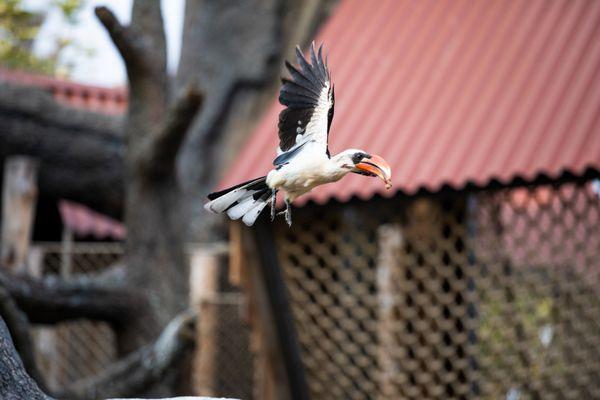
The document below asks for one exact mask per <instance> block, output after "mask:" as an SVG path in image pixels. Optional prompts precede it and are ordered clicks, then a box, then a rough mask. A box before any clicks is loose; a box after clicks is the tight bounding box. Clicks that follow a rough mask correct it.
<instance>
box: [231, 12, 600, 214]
mask: <svg viewBox="0 0 600 400" xmlns="http://www.w3.org/2000/svg"><path fill="white" fill-rule="evenodd" d="M316 42H317V43H320V42H325V48H326V53H329V65H330V68H331V69H332V78H333V81H334V83H335V88H336V106H335V118H334V120H333V125H332V129H331V134H330V149H331V151H332V153H336V152H339V151H342V150H344V149H345V148H350V147H351V148H360V149H363V150H366V151H368V152H371V153H375V154H380V155H382V156H383V157H384V158H385V159H386V160H388V161H389V163H390V165H391V166H392V169H393V175H394V176H393V182H394V188H395V189H396V190H401V191H403V192H406V193H409V194H410V193H414V192H415V191H417V190H419V189H421V188H424V189H428V190H430V191H435V190H438V189H440V188H441V187H442V186H443V185H450V186H452V187H455V188H461V187H463V186H464V185H466V184H468V183H473V184H477V185H480V186H484V185H486V184H488V183H489V182H490V181H491V180H494V179H495V180H499V181H501V182H504V183H508V182H510V181H512V180H513V179H515V178H517V177H520V178H524V179H533V178H535V177H536V176H538V175H539V174H545V175H548V176H551V177H555V176H559V175H561V174H562V173H564V172H565V171H568V172H571V173H573V174H580V173H582V172H583V171H585V170H586V169H587V168H594V169H600V1H597V0H573V1H571V0H557V1H546V0H515V1H504V0H494V1H480V2H472V1H469V0H462V1H434V0H431V1H399V0H382V1H376V2H374V1H373V2H372V1H363V0H342V1H341V3H340V4H339V6H338V7H337V9H336V10H335V12H334V14H333V16H332V17H331V19H330V20H329V21H328V23H327V24H326V25H325V27H324V29H323V30H322V32H321V33H320V34H319V35H318V36H317V38H316ZM280 110H281V106H280V105H279V104H276V103H275V104H273V105H272V106H271V107H270V109H269V110H268V111H267V112H266V114H265V116H264V118H263V119H262V121H261V122H260V123H259V124H258V127H257V129H256V130H255V131H254V132H253V134H252V135H251V138H250V139H249V141H248V143H247V144H246V145H245V147H244V148H243V150H242V152H241V154H240V155H239V156H238V158H237V162H236V163H235V164H234V165H233V167H232V168H231V169H230V170H229V172H228V174H227V175H226V177H225V179H224V180H223V181H222V182H221V185H220V186H222V187H226V186H230V185H233V184H236V183H238V182H242V181H245V180H248V179H251V178H253V177H256V176H261V175H264V174H265V173H266V172H268V171H269V170H270V168H271V161H272V158H273V157H271V156H275V148H276V145H277V140H276V138H277V115H278V113H279V111H280ZM375 193H380V194H383V195H387V196H391V195H392V194H393V192H392V191H390V192H385V189H384V188H383V185H382V184H381V182H380V181H378V180H375V179H366V178H364V177H361V176H348V177H346V178H344V181H343V183H337V184H330V185H325V186H323V187H320V188H318V189H316V190H314V191H313V192H312V193H311V195H310V196H305V200H306V198H310V199H312V200H315V201H317V202H319V203H322V202H325V201H327V200H329V199H330V198H337V199H338V200H341V201H346V200H348V199H349V198H351V197H352V196H358V197H359V198H361V199H368V198H370V197H371V196H372V195H373V194H375ZM300 200H302V198H301V199H300ZM300 203H302V201H300Z"/></svg>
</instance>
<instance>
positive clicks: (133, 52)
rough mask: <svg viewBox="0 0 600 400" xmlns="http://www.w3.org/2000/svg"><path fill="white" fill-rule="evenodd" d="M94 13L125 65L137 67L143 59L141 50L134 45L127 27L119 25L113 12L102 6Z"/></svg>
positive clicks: (133, 39) (134, 42) (134, 41)
mask: <svg viewBox="0 0 600 400" xmlns="http://www.w3.org/2000/svg"><path fill="white" fill-rule="evenodd" d="M94 12H95V13H96V17H98V19H99V20H100V22H101V23H102V25H104V28H105V29H106V31H107V32H108V34H109V35H110V38H111V39H112V41H113V43H114V44H115V46H117V49H118V50H119V53H121V57H123V59H124V61H125V64H126V65H138V64H140V63H141V61H142V59H143V49H141V48H140V46H139V45H138V44H137V43H136V40H135V38H134V37H133V34H132V32H131V30H130V29H129V27H127V26H123V25H121V23H120V22H119V20H118V18H117V17H116V16H115V14H113V12H112V11H111V10H110V9H109V8H107V7H104V6H100V7H96V8H95V10H94Z"/></svg>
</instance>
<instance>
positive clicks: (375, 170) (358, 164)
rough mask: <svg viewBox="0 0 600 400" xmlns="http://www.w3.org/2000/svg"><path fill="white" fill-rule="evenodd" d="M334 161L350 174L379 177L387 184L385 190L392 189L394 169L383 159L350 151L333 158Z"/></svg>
mask: <svg viewBox="0 0 600 400" xmlns="http://www.w3.org/2000/svg"><path fill="white" fill-rule="evenodd" d="M333 161H335V163H336V164H337V165H338V166H339V167H340V168H344V169H347V170H348V172H353V173H355V174H360V175H366V176H373V177H378V178H379V179H381V180H382V181H383V182H384V183H385V188H386V189H390V188H391V187H392V180H391V179H392V169H391V168H390V165H389V164H388V163H387V161H385V160H384V159H383V158H382V157H380V156H378V155H375V154H369V153H367V152H366V151H363V150H357V149H349V150H345V151H343V152H341V153H340V154H337V155H336V156H334V157H333Z"/></svg>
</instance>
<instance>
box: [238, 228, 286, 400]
mask: <svg viewBox="0 0 600 400" xmlns="http://www.w3.org/2000/svg"><path fill="white" fill-rule="evenodd" d="M232 224H237V225H239V227H240V228H242V229H240V230H239V231H238V232H239V233H240V234H239V235H236V236H232V238H231V239H234V240H239V241H240V243H238V244H233V245H232V246H233V247H236V246H239V247H240V248H241V249H242V254H243V256H242V257H241V259H242V260H243V262H242V263H241V284H242V286H243V289H244V294H245V297H246V301H247V307H248V311H247V318H248V322H249V324H250V328H251V331H252V333H251V338H250V345H251V348H252V351H253V353H254V354H255V364H254V365H255V386H256V387H255V393H254V394H255V397H256V398H257V399H260V400H289V399H291V395H290V393H291V390H290V387H289V384H288V378H287V374H286V368H285V362H284V359H283V355H282V351H281V346H280V344H279V338H278V337H277V327H276V324H275V320H274V316H273V312H272V307H271V304H270V299H269V296H268V292H267V287H266V284H265V281H264V279H263V273H262V269H261V266H260V257H259V255H258V253H257V249H256V243H255V241H254V238H253V237H252V235H251V233H250V231H249V230H248V229H244V228H243V227H242V226H241V224H240V223H239V222H232Z"/></svg>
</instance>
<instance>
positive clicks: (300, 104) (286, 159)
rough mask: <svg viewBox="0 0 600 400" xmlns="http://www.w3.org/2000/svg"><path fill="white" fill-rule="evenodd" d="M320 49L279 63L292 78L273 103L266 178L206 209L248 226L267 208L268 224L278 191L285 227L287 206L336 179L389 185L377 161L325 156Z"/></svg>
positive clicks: (217, 196)
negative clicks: (275, 122)
mask: <svg viewBox="0 0 600 400" xmlns="http://www.w3.org/2000/svg"><path fill="white" fill-rule="evenodd" d="M322 50H323V45H321V46H320V47H319V50H318V55H317V54H315V47H314V43H313V44H312V45H311V47H310V60H311V62H310V64H309V63H308V61H307V60H306V59H305V58H304V56H303V55H302V51H301V50H300V48H299V47H296V56H297V58H298V64H299V67H298V68H296V67H294V66H293V65H292V64H290V63H289V62H288V61H286V62H285V66H286V67H287V69H288V70H289V72H290V75H291V78H292V79H286V78H283V79H282V83H283V85H282V86H281V90H280V92H279V102H280V103H281V104H283V105H284V106H286V108H285V109H284V110H283V111H281V113H280V114H279V148H278V149H277V154H278V155H277V157H276V158H275V160H273V165H274V166H275V168H274V169H273V170H271V171H270V172H269V173H268V174H267V175H266V176H263V177H260V178H256V179H253V180H251V181H248V182H244V183H241V184H239V185H236V186H233V187H230V188H228V189H225V190H222V191H219V192H215V193H211V194H209V195H208V199H209V200H210V201H209V202H208V203H207V204H206V205H205V206H204V208H205V209H206V210H209V211H212V212H214V213H226V214H227V215H228V216H229V218H231V219H234V220H235V219H239V218H242V221H244V223H245V224H246V225H248V226H250V225H252V224H254V221H256V219H257V218H258V216H259V215H260V213H261V212H262V211H263V209H264V208H265V206H266V205H267V203H270V205H271V220H273V219H274V218H275V200H276V197H277V192H278V191H280V190H281V191H283V192H284V193H285V206H286V209H285V212H284V213H285V220H286V222H287V223H288V225H290V226H291V224H292V214H291V203H292V201H294V200H295V199H296V198H298V197H299V196H301V195H303V194H305V193H307V192H309V191H310V190H312V189H313V188H314V187H316V186H319V185H322V184H325V183H330V182H336V181H338V180H340V179H341V178H343V177H344V176H345V175H346V174H347V173H349V172H353V173H356V174H361V175H366V176H373V177H379V178H380V179H382V180H383V181H384V182H385V185H386V188H387V189H389V188H390V187H391V186H392V184H391V180H390V179H391V169H390V166H389V165H388V163H387V162H386V161H385V160H384V159H383V158H381V157H380V156H377V155H371V154H369V153H367V152H365V151H363V150H357V149H349V150H344V151H342V152H341V153H339V154H337V155H334V156H331V154H330V153H329V149H328V147H327V139H328V136H329V128H330V127H331V121H332V119H333V105H334V93H333V84H332V83H331V77H330V74H329V69H328V66H327V63H326V62H324V61H323V56H322Z"/></svg>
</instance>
